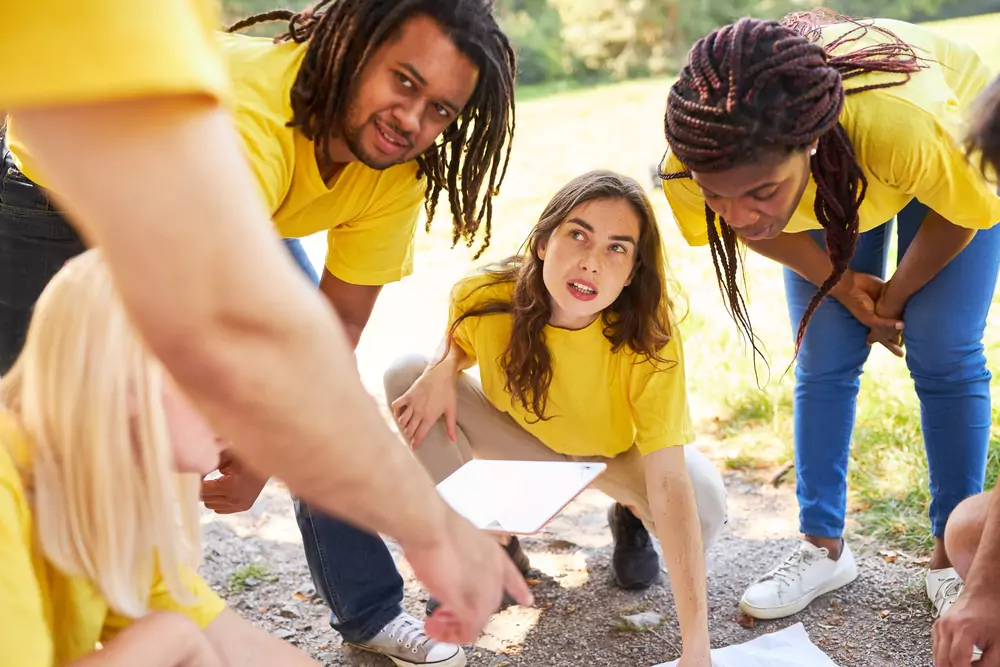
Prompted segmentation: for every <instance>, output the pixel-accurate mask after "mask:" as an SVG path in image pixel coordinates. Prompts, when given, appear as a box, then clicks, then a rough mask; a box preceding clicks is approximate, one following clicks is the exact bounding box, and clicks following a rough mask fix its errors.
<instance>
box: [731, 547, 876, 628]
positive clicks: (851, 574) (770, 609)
mask: <svg viewBox="0 0 1000 667" xmlns="http://www.w3.org/2000/svg"><path fill="white" fill-rule="evenodd" d="M829 555H830V552H829V550H827V549H824V548H821V547H817V546H815V545H813V544H810V543H809V542H802V543H801V544H800V545H799V548H798V549H797V550H796V551H795V552H793V553H792V554H791V555H790V556H788V558H786V559H785V561H784V562H783V563H782V564H781V565H779V566H778V567H776V568H774V569H773V570H771V571H770V572H768V573H767V574H765V575H764V576H763V577H761V578H760V579H758V580H757V581H755V582H754V583H753V584H751V585H750V587H749V588H747V591H746V593H744V594H743V598H742V599H741V600H740V609H742V610H743V613H745V614H746V615H747V616H752V617H753V618H759V619H763V620H771V619H775V618H785V617H786V616H791V615H792V614H795V613H797V612H800V611H802V610H803V609H805V608H806V607H807V606H808V605H809V603H810V602H812V601H813V600H815V599H816V598H818V597H819V596H820V595H823V594H824V593H829V592H830V591H833V590H836V589H838V588H841V587H842V586H846V585H847V584H849V583H851V582H852V581H854V580H855V579H857V578H858V566H857V564H855V562H854V554H852V553H851V548H850V547H848V546H847V542H844V550H843V552H842V553H841V554H840V559H839V560H831V559H830V558H829Z"/></svg>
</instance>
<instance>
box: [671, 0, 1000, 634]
mask: <svg viewBox="0 0 1000 667" xmlns="http://www.w3.org/2000/svg"><path fill="white" fill-rule="evenodd" d="M989 80H990V73H989V70H988V68H987V67H986V66H985V65H984V64H983V62H982V61H981V60H980V59H979V58H978V56H977V55H976V54H975V53H974V52H973V51H972V50H971V49H969V48H967V47H965V46H963V45H961V44H959V43H955V42H951V41H949V40H947V39H946V38H944V37H942V36H941V35H939V34H937V33H935V32H932V31H931V30H928V29H925V28H922V27H918V26H914V25H910V24H906V23H902V22H899V21H890V20H881V19H877V20H873V21H869V20H866V21H854V20H850V19H846V18H844V17H839V16H834V15H831V14H827V13H807V14H798V15H792V16H789V17H787V18H786V19H785V20H784V21H782V22H775V21H761V20H754V19H743V20H741V21H738V22H736V23H734V24H732V25H727V26H725V27H723V28H721V29H719V30H716V31H715V32H713V33H711V34H710V35H708V36H706V37H705V38H703V39H701V40H699V41H698V42H697V43H696V44H695V45H694V47H693V48H692V50H691V52H690V55H689V60H688V63H687V66H686V67H685V68H684V69H683V71H682V72H681V74H680V77H679V79H678V80H677V82H676V83H675V84H674V85H673V87H672V88H671V90H670V95H669V99H668V102H667V111H666V119H665V126H666V137H667V142H668V144H669V153H668V155H667V157H666V159H665V162H664V164H663V165H661V167H662V168H661V172H662V176H663V178H664V192H665V194H666V196H667V199H668V201H669V202H670V205H671V207H672V209H673V211H674V215H675V217H676V219H677V221H678V223H679V225H680V227H681V230H682V231H683V234H684V236H685V238H686V239H687V240H688V242H689V243H691V244H693V245H708V246H709V247H710V249H711V252H712V259H713V262H714V264H715V267H716V274H717V276H718V279H719V283H720V287H721V291H722V293H723V295H724V297H725V300H726V301H727V307H728V309H729V310H730V312H731V314H732V316H733V318H734V319H735V321H736V323H737V326H738V327H739V328H740V330H741V331H742V332H743V333H744V334H745V335H746V336H747V338H748V339H749V341H750V343H751V345H752V346H753V349H754V352H755V354H760V349H759V347H758V344H757V343H758V340H757V338H756V337H755V336H754V333H753V329H752V326H751V323H750V320H749V317H748V314H747V310H746V307H745V303H744V299H743V295H742V294H741V292H740V290H739V284H738V275H739V272H740V270H741V269H740V265H739V260H740V254H741V252H742V248H741V246H746V247H749V248H750V249H751V250H753V251H754V252H757V253H760V254H762V255H764V256H765V257H768V258H770V259H773V260H775V261H778V262H780V263H781V264H783V265H784V267H785V270H784V283H785V293H786V298H787V301H788V309H789V315H790V318H791V322H792V326H793V333H794V335H795V342H796V351H797V362H796V369H795V397H794V432H795V463H796V472H797V477H798V479H797V495H798V500H799V507H800V518H799V520H800V529H801V532H802V533H803V534H804V536H805V540H804V541H803V543H802V544H801V545H800V546H799V548H798V549H796V551H795V552H794V553H793V554H791V555H790V556H789V557H788V558H787V559H786V560H784V561H783V562H782V563H781V564H780V565H778V567H776V568H775V569H773V570H772V571H770V572H769V573H767V574H766V575H764V576H763V577H762V578H761V579H759V580H758V581H756V582H755V583H753V584H752V585H751V586H750V587H749V589H748V590H747V591H746V593H745V594H744V595H743V598H742V600H741V607H742V608H743V610H744V611H745V612H746V613H747V614H749V615H751V616H754V617H757V618H781V617H784V616H788V615H790V614H794V613H796V612H798V611H799V610H801V609H803V608H804V607H806V606H807V605H808V604H809V603H810V602H812V600H814V599H815V598H816V597H817V596H819V595H822V594H823V593H826V592H829V591H831V590H834V589H837V588H840V587H842V586H844V585H846V584H848V583H850V582H851V581H853V580H854V579H855V577H857V567H856V565H855V561H854V557H853V555H852V554H851V551H850V548H849V547H848V546H847V544H846V543H845V542H844V540H843V538H842V536H843V530H844V518H845V513H846V489H847V462H848V458H849V453H850V442H851V434H852V431H853V428H854V417H855V407H856V400H857V393H858V389H859V385H860V375H861V372H862V368H863V366H864V363H865V361H866V360H867V358H868V354H869V351H870V346H871V345H872V344H874V343H880V344H882V345H884V346H885V347H887V348H888V349H889V350H891V351H892V352H893V353H894V354H896V355H897V356H904V348H903V345H904V343H905V346H906V347H905V357H906V363H907V365H908V367H909V370H910V375H911V377H912V378H913V381H914V386H915V389H916V392H917V395H918V397H919V399H920V404H921V419H922V426H923V435H924V441H925V446H926V450H927V458H928V464H929V470H930V488H931V496H932V501H931V505H930V519H931V526H932V529H933V533H934V537H935V549H934V551H933V554H932V556H931V561H930V572H929V573H928V574H927V582H926V583H927V594H928V596H929V597H930V598H931V600H932V601H933V603H934V610H935V614H941V613H943V612H945V611H947V609H948V608H950V606H951V604H953V603H954V601H955V600H956V598H957V596H958V594H959V593H960V591H961V587H962V582H961V580H960V578H959V577H958V575H957V574H956V572H955V570H954V569H953V568H952V567H951V563H950V562H949V561H948V557H947V555H946V552H945V550H944V547H943V541H942V538H943V537H944V528H945V522H946V521H947V519H948V516H949V514H950V513H951V511H952V510H953V509H954V508H955V506H956V505H958V503H960V502H961V501H962V500H963V499H965V498H966V497H968V496H971V495H973V494H976V493H978V492H980V491H981V490H982V487H983V478H984V474H985V464H986V452H987V444H988V440H989V430H990V417H991V412H990V387H989V383H990V373H989V371H988V370H987V368H986V358H985V355H984V350H983V344H982V336H983V330H984V328H985V323H986V315H987V312H988V310H989V306H990V301H991V298H992V295H993V290H994V286H995V283H996V279H997V270H998V264H1000V235H998V234H1000V232H998V231H997V229H996V228H994V224H995V223H996V222H997V221H1000V198H998V197H997V196H996V193H995V187H994V185H993V184H990V183H988V182H987V181H986V180H985V179H984V177H983V175H982V174H981V173H980V171H979V170H978V169H977V167H976V166H974V165H973V164H971V163H970V162H969V161H968V160H967V159H966V155H965V151H964V150H963V146H962V130H961V126H962V123H963V113H964V110H965V109H966V107H967V106H968V105H970V103H971V102H972V100H973V99H974V98H975V97H976V96H977V94H978V93H979V92H980V91H981V90H983V89H984V88H985V87H986V86H987V85H988V83H989ZM894 219H895V225H896V229H897V234H898V239H899V257H900V259H899V262H898V266H897V269H896V271H895V273H893V274H892V276H891V277H890V278H889V279H887V280H886V279H885V276H886V266H885V265H886V260H887V248H888V245H889V239H890V235H891V232H892V227H893V221H894ZM828 297H832V298H828ZM904 326H905V328H904Z"/></svg>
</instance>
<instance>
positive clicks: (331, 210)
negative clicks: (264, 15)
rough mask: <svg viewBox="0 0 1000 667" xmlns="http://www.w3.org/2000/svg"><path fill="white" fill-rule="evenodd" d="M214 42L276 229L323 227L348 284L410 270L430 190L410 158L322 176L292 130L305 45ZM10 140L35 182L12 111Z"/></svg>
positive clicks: (299, 231) (331, 264)
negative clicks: (330, 179) (294, 90)
mask: <svg viewBox="0 0 1000 667" xmlns="http://www.w3.org/2000/svg"><path fill="white" fill-rule="evenodd" d="M214 39H215V41H216V44H217V46H218V48H219V50H220V52H221V54H222V56H223V58H224V60H225V63H226V65H227V68H228V70H227V71H228V76H229V79H230V80H229V86H230V87H231V90H232V92H233V97H234V108H233V116H234V120H235V123H236V127H237V129H238V130H239V133H240V136H241V137H242V139H243V144H244V147H245V150H246V156H247V159H248V161H249V163H250V167H251V169H252V170H253V173H254V175H255V176H256V177H257V182H258V185H259V186H260V192H261V195H262V196H263V198H264V201H265V203H266V205H267V209H268V211H269V212H270V214H271V217H272V219H273V220H274V224H275V226H276V228H277V231H278V233H279V234H280V235H281V236H283V237H285V238H301V237H304V236H310V235H312V234H315V233H318V232H327V257H326V268H327V269H329V271H330V272H331V273H332V274H333V275H335V276H336V277H338V278H340V279H341V280H344V281H346V282H349V283H353V284H356V285H385V284H386V283H390V282H393V281H396V280H400V279H401V278H403V277H405V276H407V275H409V274H410V273H412V272H413V249H414V236H415V234H416V225H417V219H418V217H419V215H420V210H421V207H422V204H423V201H424V193H425V190H426V181H425V180H424V179H423V178H417V164H416V162H415V161H411V162H407V163H404V164H400V165H396V166H394V167H390V168H389V169H385V170H376V169H371V168H370V167H367V166H365V165H364V164H362V163H361V162H352V163H350V164H348V165H347V166H345V167H344V169H343V170H342V171H341V172H340V173H339V174H338V175H337V176H336V177H335V180H334V181H333V182H332V183H325V182H324V181H323V178H322V176H321V175H320V170H319V166H318V164H317V162H316V149H315V145H314V143H313V142H312V141H310V140H309V139H307V138H306V137H305V136H304V135H303V134H302V133H301V132H300V131H299V130H298V129H292V128H290V127H288V122H289V121H290V120H291V119H292V104H291V90H292V86H293V85H294V83H295V78H296V76H297V75H298V71H299V67H300V66H301V64H302V60H303V58H304V57H305V54H306V47H307V45H306V44H296V43H294V42H288V43H282V44H275V43H274V42H273V41H272V40H270V39H264V38H259V37H249V36H246V35H229V34H217V35H215V36H214ZM8 140H9V143H10V147H11V153H12V154H13V155H14V158H15V160H16V161H17V163H18V165H19V167H20V168H21V170H22V171H23V172H24V173H25V175H26V176H28V178H30V179H31V180H33V181H35V182H41V181H40V180H39V178H40V176H39V174H38V173H37V170H36V169H35V168H34V165H33V164H32V162H31V158H30V155H29V154H28V152H27V150H26V147H25V146H24V145H23V144H21V143H20V142H19V140H18V138H17V132H16V118H14V119H12V122H11V130H10V132H9V137H8ZM43 184H44V183H43Z"/></svg>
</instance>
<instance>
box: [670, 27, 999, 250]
mask: <svg viewBox="0 0 1000 667" xmlns="http://www.w3.org/2000/svg"><path fill="white" fill-rule="evenodd" d="M875 25H876V26H880V27H884V28H887V29H888V30H891V31H892V32H893V33H895V34H896V35H897V36H898V37H899V38H900V39H902V40H903V41H904V42H906V43H907V44H910V45H912V46H914V47H916V50H917V53H918V55H920V56H922V57H924V58H926V59H928V62H926V64H927V65H928V69H924V70H920V71H919V72H916V73H915V74H913V78H912V79H911V80H910V81H909V82H908V83H906V84H905V85H902V86H896V87H892V88H881V89H877V90H868V91H864V92H861V93H857V94H854V95H848V96H847V97H846V98H845V102H844V108H843V111H842V112H841V115H840V123H841V125H843V127H844V129H845V131H846V132H847V136H848V137H850V139H851V143H852V144H853V146H854V152H855V154H856V155H857V159H858V163H859V164H860V165H861V168H862V170H863V172H864V174H865V176H866V177H867V178H868V192H867V194H866V196H865V200H864V202H863V203H862V204H861V210H860V212H859V216H860V223H861V231H862V232H866V231H868V230H870V229H873V228H875V227H878V226H879V225H881V224H883V223H885V222H887V221H889V220H891V219H892V218H893V216H895V215H896V214H897V213H899V211H901V210H902V209H903V208H904V207H905V206H906V205H907V204H908V203H909V202H910V201H911V199H913V198H914V197H915V198H917V199H919V200H920V201H921V202H922V203H924V204H926V205H927V206H928V207H930V208H931V209H932V210H934V211H936V212H937V213H938V214H940V215H941V216H942V217H944V218H945V219H946V220H948V221H949V222H951V223H953V224H955V225H959V226H961V227H967V228H970V229H986V228H989V227H992V226H993V225H994V224H995V223H997V222H998V221H1000V197H998V196H997V194H996V187H995V184H991V183H988V182H987V181H986V180H985V179H984V178H983V176H982V175H981V173H980V172H979V170H978V168H977V166H976V164H975V163H972V162H970V161H969V160H967V159H966V156H965V150H964V147H963V142H962V137H963V136H964V127H965V125H966V122H967V117H966V112H967V110H968V108H969V106H970V104H971V103H972V102H973V100H974V99H975V98H976V96H977V95H978V94H979V93H980V92H981V91H982V90H983V89H984V88H985V87H986V86H987V85H988V84H989V83H990V81H991V79H992V73H991V71H990V68H989V67H987V65H986V64H985V63H984V62H983V61H982V59H981V58H980V57H979V56H978V55H977V54H976V52H975V51H973V50H972V49H971V48H970V47H968V46H966V45H964V44H961V43H958V42H954V41H951V40H949V39H948V38H946V37H945V36H943V35H941V34H940V33H937V32H934V31H933V30H930V29H928V28H924V27H920V26H916V25H913V24H909V23H904V22H901V21H893V20H889V19H878V20H876V21H875ZM851 28H853V26H852V25H849V24H848V25H845V24H837V25H832V26H828V27H826V28H824V29H823V41H824V42H827V43H829V42H831V41H833V40H835V39H836V38H837V37H839V36H840V35H842V34H844V33H845V32H847V31H848V30H850V29H851ZM887 39H888V38H887V37H886V36H884V35H882V34H881V33H878V32H876V31H874V30H869V32H868V35H867V36H866V37H865V38H864V39H861V40H858V41H856V42H851V43H849V44H847V45H844V46H842V47H841V48H840V49H839V50H838V51H837V53H843V52H848V51H852V50H855V49H858V48H862V47H864V46H867V45H871V44H875V43H878V42H884V41H886V40H887ZM899 77H900V75H899V74H885V73H869V74H865V75H862V76H858V77H856V78H853V79H850V80H848V81H847V82H846V84H845V85H846V87H847V88H855V87H859V86H866V85H870V84H872V83H875V82H881V81H891V80H899ZM661 168H662V169H663V170H664V172H665V173H676V172H680V171H684V168H683V166H682V165H681V164H680V161H679V160H678V159H677V158H676V156H674V155H673V154H672V153H668V155H667V157H666V160H665V163H664V164H663V165H661ZM663 191H664V194H666V197H667V201H668V202H669V203H670V207H671V209H672V210H673V213H674V217H675V219H676V220H677V223H678V225H679V227H680V230H681V232H682V233H683V235H684V238H685V239H686V240H687V241H688V243H690V244H691V245H706V244H707V243H708V229H707V223H706V219H705V199H704V196H703V195H702V193H701V189H700V188H698V186H697V185H696V184H695V183H694V182H693V181H692V180H691V179H688V178H684V179H674V180H667V181H664V182H663ZM815 200H816V183H815V181H813V180H812V178H811V177H810V179H809V184H808V185H807V187H806V190H805V192H804V193H803V195H802V200H801V201H800V202H799V206H798V208H797V209H796V211H795V213H794V215H793V216H792V219H791V221H790V222H789V224H788V227H787V228H786V229H785V231H786V232H788V233H793V232H801V231H804V230H809V229H820V225H819V223H818V222H817V221H816V214H815V209H814V204H815Z"/></svg>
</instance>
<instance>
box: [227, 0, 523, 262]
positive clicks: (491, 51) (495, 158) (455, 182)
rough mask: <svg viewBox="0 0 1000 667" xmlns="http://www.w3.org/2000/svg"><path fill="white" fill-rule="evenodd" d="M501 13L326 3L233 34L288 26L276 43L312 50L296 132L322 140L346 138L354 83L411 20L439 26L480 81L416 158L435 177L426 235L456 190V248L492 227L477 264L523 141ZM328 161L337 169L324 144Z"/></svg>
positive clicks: (384, 1)
mask: <svg viewBox="0 0 1000 667" xmlns="http://www.w3.org/2000/svg"><path fill="white" fill-rule="evenodd" d="M492 10H493V3H492V2H491V0H321V1H320V2H317V3H316V4H314V5H312V6H310V7H309V8H307V9H304V10H302V11H300V12H294V11H292V10H288V9H276V10H274V11H269V12H263V13H261V14H256V15H254V16H250V17H248V18H246V19H243V20H242V21H239V22H237V23H235V24H234V25H232V26H230V27H229V28H228V30H229V32H236V31H238V30H243V29H245V28H249V27H250V26H253V25H257V24H259V23H264V22H267V21H287V22H288V30H287V32H285V33H283V34H281V35H278V36H277V37H276V38H275V39H276V41H295V42H299V43H301V42H308V43H309V45H308V50H307V51H306V56H305V59H304V60H303V62H302V67H301V69H300V70H299V73H298V77H297V78H296V80H295V84H294V85H293V87H292V95H291V97H292V100H291V101H292V110H293V117H292V120H291V122H290V123H289V126H291V127H299V128H301V129H302V133H303V134H304V135H305V136H306V137H308V138H309V139H310V140H316V138H318V137H319V138H324V137H329V136H334V135H336V134H337V133H338V132H339V131H340V128H341V124H342V121H343V118H344V115H345V113H346V112H347V108H348V105H349V103H350V100H351V97H352V95H351V93H352V92H353V88H352V84H353V83H354V81H355V79H356V75H357V73H358V72H360V71H361V70H362V68H363V67H364V66H365V64H366V63H367V62H368V60H369V59H370V58H371V56H372V54H373V53H374V52H375V51H376V50H377V49H378V48H379V47H380V46H382V45H383V44H385V43H386V41H388V40H390V39H391V38H392V37H394V36H395V35H396V34H397V32H398V30H399V28H400V26H401V25H402V24H403V23H404V22H405V21H406V20H407V19H409V18H411V17H413V16H415V15H418V14H422V15H426V16H429V17H430V18H432V19H434V20H435V21H436V22H437V23H438V24H439V25H440V26H441V28H442V29H443V30H444V31H445V32H446V33H447V34H448V35H449V37H451V39H452V41H453V42H454V43H455V46H456V47H457V48H458V49H459V50H460V51H461V52H462V53H464V54H465V55H466V56H467V57H468V58H469V59H470V60H472V62H473V63H475V65H476V67H477V68H478V69H479V78H478V81H477V82H476V87H475V90H474V91H473V93H472V97H471V98H470V99H469V103H468V105H467V106H466V108H465V109H464V110H463V111H462V113H460V114H459V116H458V117H457V118H456V119H455V121H454V122H453V123H452V124H451V125H449V126H448V128H447V129H446V130H445V131H444V133H443V134H442V135H441V137H440V138H439V139H438V140H437V141H436V142H435V144H434V145H433V146H431V147H430V148H429V149H428V150H427V151H426V152H424V153H423V154H422V155H421V156H420V157H418V158H417V163H418V165H419V167H420V174H422V175H424V176H426V177H427V191H426V195H425V208H426V211H427V230H428V231H429V230H430V225H431V221H432V220H433V218H434V213H435V211H436V209H437V203H438V197H439V196H440V194H441V191H442V190H444V191H447V193H448V203H449V204H450V206H451V214H452V221H453V231H452V245H453V246H454V245H456V244H457V243H458V241H459V239H462V240H464V241H465V242H466V245H467V246H468V247H471V246H472V244H473V243H474V242H475V238H476V232H477V231H478V229H479V227H480V226H481V225H482V224H483V222H484V221H485V227H486V229H485V231H484V237H483V243H482V245H481V246H480V248H479V250H478V251H477V252H476V255H475V258H478V257H479V256H480V255H481V254H482V253H483V251H485V250H486V248H488V247H489V244H490V235H491V232H492V224H493V197H494V196H496V195H497V194H498V193H499V190H500V184H501V183H502V182H503V179H504V176H505V175H506V173H507V165H508V163H509V162H510V149H511V145H512V140H513V137H514V77H515V73H516V71H517V58H516V55H515V53H514V50H513V49H512V48H511V45H510V42H509V41H508V39H507V37H506V35H505V34H504V33H503V31H502V30H501V29H500V27H499V26H498V25H497V22H496V20H495V18H494V16H493V11H492ZM321 157H322V159H323V160H324V161H325V162H326V163H327V164H329V163H331V162H332V160H331V158H330V151H329V148H328V146H327V144H326V143H325V142H324V143H323V144H322V145H321ZM484 186H485V187H484Z"/></svg>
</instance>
